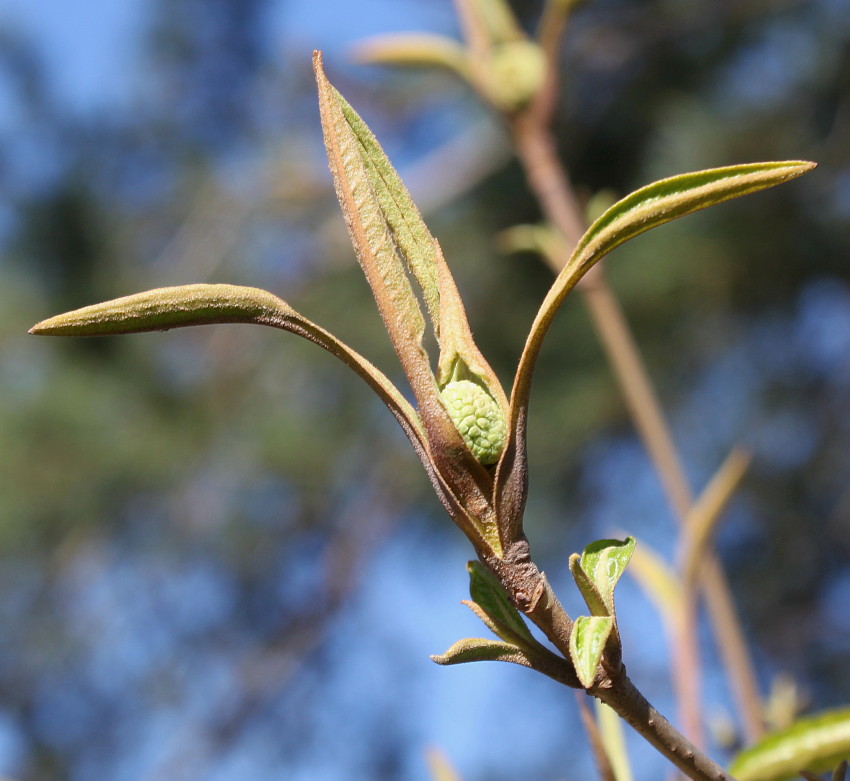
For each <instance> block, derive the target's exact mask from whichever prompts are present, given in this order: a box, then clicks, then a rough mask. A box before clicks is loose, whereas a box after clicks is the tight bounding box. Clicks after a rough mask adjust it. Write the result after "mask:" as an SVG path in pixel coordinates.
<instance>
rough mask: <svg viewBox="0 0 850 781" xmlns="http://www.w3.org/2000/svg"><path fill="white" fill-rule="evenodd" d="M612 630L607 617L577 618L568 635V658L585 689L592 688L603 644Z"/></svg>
mask: <svg viewBox="0 0 850 781" xmlns="http://www.w3.org/2000/svg"><path fill="white" fill-rule="evenodd" d="M613 628H614V619H613V618H610V617H608V616H579V617H578V618H577V619H576V620H575V623H574V624H573V631H572V634H571V635H570V658H571V659H572V662H573V665H574V666H575V670H576V675H578V679H579V681H580V682H581V685H582V686H584V688H585V689H589V688H590V687H591V686H593V682H594V681H595V680H596V671H597V669H598V667H599V662H600V661H602V654H603V652H604V651H605V644H606V642H607V641H608V637H609V636H610V634H611V630H612V629H613Z"/></svg>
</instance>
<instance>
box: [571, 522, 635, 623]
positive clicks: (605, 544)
mask: <svg viewBox="0 0 850 781" xmlns="http://www.w3.org/2000/svg"><path fill="white" fill-rule="evenodd" d="M634 549H635V538H634V537H627V538H626V539H625V540H623V541H620V540H596V541H595V542H591V543H590V544H589V545H588V546H587V547H586V548H585V549H584V552H583V553H582V554H581V557H580V558H579V557H578V556H577V555H575V554H573V555H572V556H571V557H570V571H571V572H572V574H573V578H574V579H575V582H576V585H577V586H578V587H579V590H580V591H581V593H582V596H583V597H584V599H585V602H587V606H588V608H589V609H590V612H591V613H592V614H593V615H594V616H612V617H613V616H614V587H615V586H616V585H617V581H618V580H619V579H620V576H621V575H622V574H623V572H624V570H625V569H626V566H627V565H628V563H629V560H630V559H631V557H632V553H633V552H634Z"/></svg>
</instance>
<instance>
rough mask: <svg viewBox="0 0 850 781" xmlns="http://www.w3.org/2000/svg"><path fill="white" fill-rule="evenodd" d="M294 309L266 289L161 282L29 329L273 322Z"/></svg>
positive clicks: (120, 329)
mask: <svg viewBox="0 0 850 781" xmlns="http://www.w3.org/2000/svg"><path fill="white" fill-rule="evenodd" d="M293 317H295V318H298V317H299V315H298V314H297V312H295V311H294V310H293V309H292V308H291V307H290V306H289V305H288V304H286V303H285V302H284V301H282V300H281V299H279V298H278V297H277V296H274V295H272V294H271V293H269V292H268V291H266V290H260V289H259V288H255V287H240V286H237V285H180V286H177V287H162V288H157V289H156V290H148V291H146V292H144V293H136V294H134V295H131V296H124V297H123V298H116V299H113V300H112V301H106V302H104V303H102V304H93V305H92V306H86V307H83V308H82V309H76V310H74V311H73V312H66V313H65V314H61V315H57V316H56V317H51V318H49V319H47V320H43V321H42V322H40V323H37V324H36V325H34V326H33V327H32V328H31V329H30V333H31V334H38V335H44V336H106V335H109V334H133V333H141V332H143V331H167V330H168V329H170V328H181V327H183V326H190V325H206V324H213V323H257V324H259V325H277V324H279V323H280V322H284V321H287V320H289V319H291V318H293Z"/></svg>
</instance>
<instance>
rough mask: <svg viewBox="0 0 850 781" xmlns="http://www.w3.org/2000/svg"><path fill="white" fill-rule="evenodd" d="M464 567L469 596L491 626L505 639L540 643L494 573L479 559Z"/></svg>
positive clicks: (534, 643) (520, 642)
mask: <svg viewBox="0 0 850 781" xmlns="http://www.w3.org/2000/svg"><path fill="white" fill-rule="evenodd" d="M466 570H467V572H468V573H469V596H470V597H471V598H472V601H473V602H474V603H475V604H476V605H478V607H480V608H481V610H483V611H484V613H486V614H487V616H488V617H489V618H490V620H491V621H492V622H493V624H492V626H491V627H490V628H491V629H493V631H494V632H495V633H496V634H497V635H498V636H499V637H501V638H502V640H505V641H507V642H511V643H517V644H520V645H524V644H526V643H528V644H532V645H535V646H537V645H539V643H538V642H537V641H536V640H535V639H534V636H533V635H532V634H531V632H530V631H529V629H528V627H527V626H526V624H525V621H523V619H522V616H520V614H519V611H518V610H517V609H516V608H515V607H514V606H513V604H511V601H510V599H508V595H507V594H506V593H505V590H504V589H503V588H502V586H501V584H500V583H499V581H498V580H496V578H495V576H494V575H493V574H492V573H491V572H490V571H489V570H487V568H486V567H485V566H484V565H483V564H481V562H479V561H470V562H469V563H467V565H466Z"/></svg>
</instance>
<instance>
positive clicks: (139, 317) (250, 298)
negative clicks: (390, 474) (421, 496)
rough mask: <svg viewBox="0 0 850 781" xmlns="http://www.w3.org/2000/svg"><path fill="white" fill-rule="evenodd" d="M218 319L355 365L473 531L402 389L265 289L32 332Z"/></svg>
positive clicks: (225, 292)
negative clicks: (267, 330)
mask: <svg viewBox="0 0 850 781" xmlns="http://www.w3.org/2000/svg"><path fill="white" fill-rule="evenodd" d="M216 323H253V324H256V325H267V326H272V327H274V328H280V329H282V330H284V331H289V332H290V333H294V334H297V335H298V336H301V337H303V338H305V339H307V340H309V341H311V342H314V343H315V344H318V345H319V346H320V347H322V348H324V349H325V350H327V351H328V352H329V353H331V354H332V355H335V356H336V357H337V358H339V359H340V360H341V361H342V362H343V363H345V364H346V365H347V366H349V367H350V368H351V369H353V370H354V371H355V372H356V373H357V374H358V375H359V376H360V377H361V378H362V379H363V380H365V381H366V383H367V384H368V385H369V387H371V388H372V390H373V391H375V393H376V394H377V395H378V397H379V398H380V399H381V401H383V402H384V404H386V406H387V408H388V409H389V410H390V412H392V414H393V415H394V416H395V418H396V420H397V421H398V422H399V424H400V425H401V427H402V429H403V430H404V432H405V434H406V435H407V437H408V439H409V440H410V442H411V444H412V445H413V448H414V450H415V451H416V454H417V455H418V456H419V460H420V461H421V462H422V465H423V466H424V467H425V471H426V472H427V474H428V477H429V478H430V480H431V483H432V485H433V486H434V488H435V490H436V492H437V496H438V497H439V499H440V501H441V502H442V504H443V506H444V507H445V508H446V510H447V512H448V513H449V514H450V515H451V516H452V517H453V518H454V519H455V521H456V522H457V523H458V525H459V526H461V528H462V529H463V530H464V531H466V532H467V534H475V532H476V529H477V525H476V524H477V521H476V520H474V519H473V518H472V517H470V516H469V514H468V512H467V511H466V509H465V508H464V506H463V504H462V503H461V502H460V501H459V499H458V497H457V495H456V494H455V493H454V491H453V490H452V488H451V486H449V485H447V483H446V482H445V480H444V479H443V477H442V476H441V475H440V474H439V473H438V472H437V471H436V470H435V468H434V465H433V463H432V460H431V457H430V454H429V445H428V440H427V437H426V435H425V431H424V429H423V428H422V424H421V422H420V420H419V416H418V415H417V413H416V411H415V410H414V409H413V407H412V406H411V405H410V403H409V402H408V401H407V400H406V399H405V398H404V396H402V394H401V393H400V392H399V391H398V389H397V388H396V387H395V386H394V385H393V384H392V383H391V382H390V381H389V379H388V378H387V377H386V376H385V375H384V374H383V373H382V372H381V371H380V370H379V369H377V368H376V367H375V366H374V365H373V364H372V363H370V362H369V361H368V360H367V359H366V358H364V357H363V356H362V355H360V354H359V353H357V352H356V351H355V350H353V349H351V348H350V347H349V346H348V345H346V344H345V343H344V342H342V341H340V340H339V339H337V338H336V337H335V336H333V334H330V333H328V332H327V331H325V330H324V329H323V328H321V327H320V326H318V325H316V324H315V323H312V322H311V321H310V320H308V319H307V318H306V317H303V316H302V315H300V314H299V313H298V312H296V311H295V310H294V309H293V308H292V307H291V306H289V304H287V303H286V302H285V301H282V300H281V299H280V298H278V297H277V296H274V295H272V294H271V293H269V292H267V291H265V290H260V289H258V288H252V287H241V286H237V285H209V284H199V285H180V286H177V287H167V288H158V289H156V290H149V291H147V292H144V293H136V294H135V295H131V296H125V297H123V298H117V299H114V300H112V301H107V302H104V303H101V304H94V305H92V306H87V307H83V308H82V309H77V310H74V311H73V312H67V313H65V314H61V315H57V316H56V317H51V318H49V319H48V320H44V321H42V322H40V323H38V324H36V325H35V326H33V327H32V328H31V329H30V333H33V334H37V335H45V336H106V335H110V334H130V333H140V332H144V331H161V330H168V329H170V328H182V327H186V326H192V325H211V324H216Z"/></svg>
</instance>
